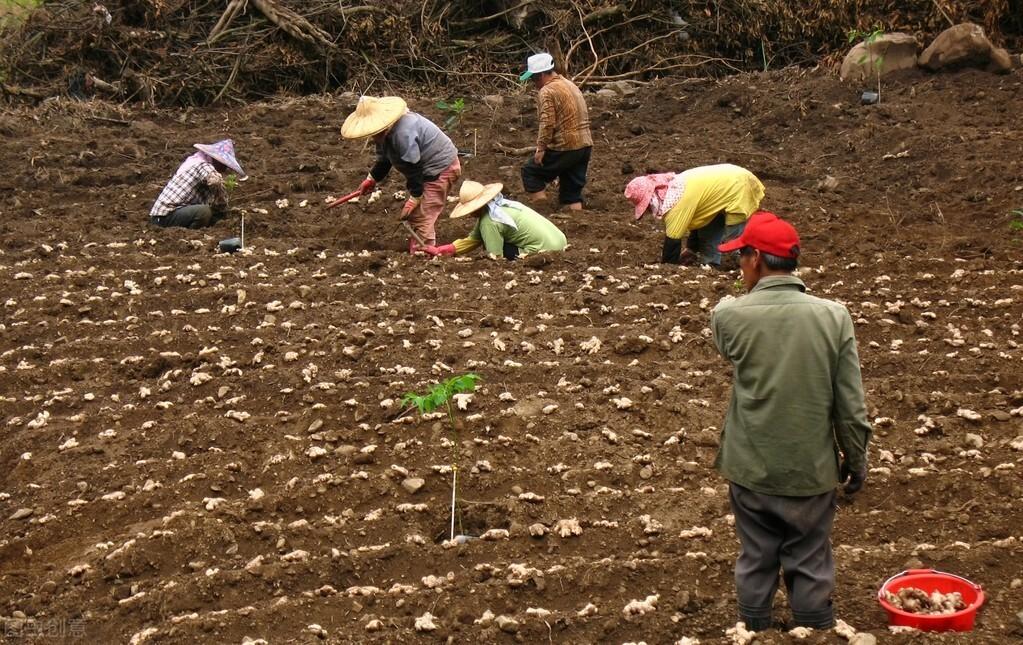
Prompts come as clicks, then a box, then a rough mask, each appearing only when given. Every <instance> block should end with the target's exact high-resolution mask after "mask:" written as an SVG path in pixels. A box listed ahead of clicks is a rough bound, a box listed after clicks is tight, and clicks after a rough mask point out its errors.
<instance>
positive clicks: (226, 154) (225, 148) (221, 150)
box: [193, 139, 246, 179]
mask: <svg viewBox="0 0 1023 645" xmlns="http://www.w3.org/2000/svg"><path fill="white" fill-rule="evenodd" d="M193 147H194V148H195V149H196V150H199V151H200V152H205V153H206V154H207V155H209V156H210V157H213V158H214V159H216V160H217V161H219V162H220V163H222V164H224V165H225V166H227V167H228V168H230V169H231V170H233V171H235V172H236V173H238V179H245V178H246V175H245V171H244V170H242V167H241V164H239V163H238V158H237V157H236V156H235V154H234V141H232V140H230V139H224V140H223V141H218V142H216V143H196V144H193Z"/></svg>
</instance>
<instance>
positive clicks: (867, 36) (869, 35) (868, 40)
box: [849, 26, 884, 103]
mask: <svg viewBox="0 0 1023 645" xmlns="http://www.w3.org/2000/svg"><path fill="white" fill-rule="evenodd" d="M883 35H884V29H882V28H881V27H880V26H876V27H874V29H873V30H871V31H860V30H859V29H850V30H849V42H850V43H853V42H855V41H857V40H861V39H862V40H863V42H864V44H866V46H867V53H866V54H864V55H863V56H862V57H861V58H860V59H859V60H858V61H857V63H859V64H860V65H862V64H863V63H866V62H868V61H869V63H870V66H871V67H873V68H874V75H875V76H877V102H878V103H881V68H882V67H884V55H881V56H874V48H873V47H871V45H872V44H873V43H874V41H876V40H877V39H878V38H880V37H881V36H883Z"/></svg>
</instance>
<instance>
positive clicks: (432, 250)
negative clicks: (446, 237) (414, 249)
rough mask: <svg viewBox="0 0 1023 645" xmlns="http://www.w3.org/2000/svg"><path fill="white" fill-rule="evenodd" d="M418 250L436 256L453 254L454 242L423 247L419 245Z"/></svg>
mask: <svg viewBox="0 0 1023 645" xmlns="http://www.w3.org/2000/svg"><path fill="white" fill-rule="evenodd" d="M419 250H420V251H422V252H424V253H428V254H430V255H432V256H433V257H437V256H439V255H454V254H455V245H454V244H444V245H443V246H423V247H420V248H419Z"/></svg>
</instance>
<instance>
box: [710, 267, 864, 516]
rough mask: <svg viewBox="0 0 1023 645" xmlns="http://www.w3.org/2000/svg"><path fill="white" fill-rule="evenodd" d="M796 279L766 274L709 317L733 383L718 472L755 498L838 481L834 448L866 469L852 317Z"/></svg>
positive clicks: (809, 490) (808, 491)
mask: <svg viewBox="0 0 1023 645" xmlns="http://www.w3.org/2000/svg"><path fill="white" fill-rule="evenodd" d="M805 291H806V285H804V284H803V281H802V280H800V279H799V278H796V277H794V276H770V277H767V278H763V279H761V280H760V282H759V283H757V285H756V287H754V288H753V290H752V291H750V293H748V294H747V295H745V296H743V297H741V298H736V299H735V300H730V301H728V302H722V303H720V304H718V306H717V307H715V308H714V313H713V314H712V315H711V322H710V326H711V330H712V331H713V333H714V343H715V344H716V345H717V348H718V351H719V352H721V355H722V356H724V357H725V358H726V359H728V361H729V362H731V363H732V365H733V367H734V370H735V374H734V379H735V385H734V387H733V389H732V399H731V402H730V403H729V405H728V413H727V415H726V416H725V428H724V431H723V432H722V436H721V448H720V450H719V451H718V455H717V459H716V460H715V462H714V467H715V468H717V470H718V471H719V472H720V473H721V474H722V475H723V476H724V477H725V479H727V480H729V481H731V482H734V483H736V484H739V485H740V486H744V487H746V488H749V489H751V490H753V491H756V492H758V493H765V494H768V495H782V496H792V497H809V496H811V495H819V494H821V493H825V492H827V491H829V490H832V489H834V487H835V485H836V484H838V470H839V450H841V453H842V454H843V455H844V456H845V459H846V460H848V463H849V466H850V467H851V468H852V470H854V471H856V470H860V469H862V468H865V467H866V459H867V443H868V442H869V441H870V434H871V430H870V424H869V423H868V422H867V412H866V404H865V403H864V400H863V381H862V379H861V377H860V361H859V356H858V355H857V353H856V338H855V336H854V334H853V323H852V318H851V317H850V316H849V312H848V311H847V310H846V308H845V307H843V306H842V305H840V304H838V303H836V302H832V301H830V300H823V299H821V298H815V297H813V296H810V295H807V294H806V293H804V292H805Z"/></svg>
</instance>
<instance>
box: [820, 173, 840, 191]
mask: <svg viewBox="0 0 1023 645" xmlns="http://www.w3.org/2000/svg"><path fill="white" fill-rule="evenodd" d="M836 188H838V180H837V179H835V178H834V177H832V176H831V175H825V176H824V179H821V180H820V181H818V182H817V190H819V191H821V192H830V191H832V190H835V189H836Z"/></svg>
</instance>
